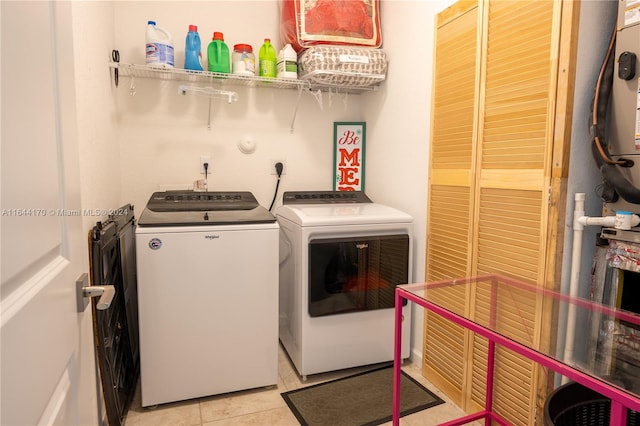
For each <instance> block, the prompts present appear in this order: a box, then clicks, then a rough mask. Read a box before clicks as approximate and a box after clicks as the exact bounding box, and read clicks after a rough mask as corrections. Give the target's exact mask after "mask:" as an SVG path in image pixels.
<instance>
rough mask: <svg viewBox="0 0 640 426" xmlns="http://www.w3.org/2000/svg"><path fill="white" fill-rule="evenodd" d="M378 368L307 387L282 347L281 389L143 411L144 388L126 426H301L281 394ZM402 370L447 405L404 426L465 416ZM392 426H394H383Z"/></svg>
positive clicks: (414, 371)
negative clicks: (142, 394)
mask: <svg viewBox="0 0 640 426" xmlns="http://www.w3.org/2000/svg"><path fill="white" fill-rule="evenodd" d="M375 367H376V366H367V367H360V368H351V369H347V370H341V371H338V372H331V373H323V374H315V375H312V376H309V377H308V378H307V381H305V382H303V381H302V379H301V377H300V376H298V374H297V373H296V371H295V369H294V367H293V364H291V361H290V360H289V358H288V357H287V355H286V352H285V351H284V349H282V347H280V351H279V365H278V375H279V380H278V386H277V387H275V386H271V387H269V388H258V389H253V390H247V391H241V392H233V393H228V394H224V395H217V396H210V397H206V398H199V399H193V400H189V401H182V402H176V403H171V404H162V405H160V406H158V407H157V408H151V409H149V408H142V407H141V403H140V385H139V384H138V389H137V391H136V395H135V397H134V399H133V402H132V404H131V408H130V410H129V413H128V415H127V418H126V423H125V424H126V426H143V425H144V426H196V425H197V426H222V425H231V426H233V425H242V426H252V425H255V426H262V425H264V426H289V425H291V426H296V425H299V423H298V421H297V420H296V418H295V416H294V415H293V414H292V413H291V411H290V410H289V408H288V407H287V404H286V403H285V402H284V400H283V399H282V396H280V393H281V392H286V391H290V390H293V389H298V388H301V387H304V386H309V385H313V384H317V383H321V382H325V381H328V380H333V379H336V378H338V377H343V376H347V375H351V374H355V373H358V372H361V371H365V370H370V369H373V368H375ZM402 368H403V370H404V371H405V372H406V373H407V374H409V375H411V376H412V377H413V378H415V379H416V380H418V381H419V382H420V383H422V384H423V385H424V386H425V387H427V388H428V389H430V390H431V391H433V392H434V393H435V394H437V395H438V396H439V397H440V398H442V399H443V400H444V401H445V404H440V405H438V406H436V407H432V408H429V409H428V410H424V411H421V412H418V413H415V414H412V415H410V416H406V417H403V418H402V419H401V421H400V423H401V424H402V425H406V426H429V425H436V424H438V423H441V422H444V421H447V420H451V419H455V418H457V417H460V416H462V415H463V414H464V413H463V412H462V410H460V409H459V408H458V407H457V406H456V405H454V404H453V403H451V401H450V400H449V399H448V398H447V397H446V396H445V395H444V394H442V392H440V391H439V390H438V389H437V388H435V387H434V386H433V385H432V384H431V383H429V382H428V381H427V380H426V379H425V378H424V377H422V374H421V369H420V366H419V365H415V364H413V363H411V362H410V361H407V362H405V364H404V365H403V367H402ZM388 425H391V422H388V423H386V424H385V426H388Z"/></svg>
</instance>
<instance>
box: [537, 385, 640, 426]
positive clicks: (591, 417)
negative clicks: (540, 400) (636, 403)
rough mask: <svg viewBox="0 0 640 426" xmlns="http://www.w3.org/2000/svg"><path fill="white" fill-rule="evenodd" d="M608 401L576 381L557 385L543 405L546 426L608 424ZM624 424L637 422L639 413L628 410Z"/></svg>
mask: <svg viewBox="0 0 640 426" xmlns="http://www.w3.org/2000/svg"><path fill="white" fill-rule="evenodd" d="M610 412H611V401H610V400H609V399H608V398H606V397H604V396H602V395H600V394H599V393H597V392H594V391H592V390H591V389H589V388H587V387H585V386H582V385H581V384H579V383H573V382H572V383H567V384H565V385H562V386H560V387H559V388H557V389H556V390H554V391H553V392H551V394H550V395H549V397H548V398H547V401H546V402H545V405H544V424H545V426H608V425H609V414H610ZM627 425H628V426H640V414H639V413H637V412H636V411H632V410H629V411H628V412H627Z"/></svg>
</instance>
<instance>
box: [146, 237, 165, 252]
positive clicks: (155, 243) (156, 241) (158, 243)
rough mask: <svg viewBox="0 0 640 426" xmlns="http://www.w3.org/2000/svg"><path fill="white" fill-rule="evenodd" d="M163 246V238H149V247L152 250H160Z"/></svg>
mask: <svg viewBox="0 0 640 426" xmlns="http://www.w3.org/2000/svg"><path fill="white" fill-rule="evenodd" d="M160 247H162V240H160V238H152V239H150V240H149V248H150V249H151V250H158V249H159V248H160Z"/></svg>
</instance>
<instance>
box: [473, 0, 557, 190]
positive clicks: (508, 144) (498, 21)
mask: <svg viewBox="0 0 640 426" xmlns="http://www.w3.org/2000/svg"><path fill="white" fill-rule="evenodd" d="M552 24H553V2H552V1H550V0H540V1H535V2H531V1H528V2H526V6H523V2H521V1H510V0H507V1H501V0H498V1H492V2H490V3H489V20H488V39H487V59H486V79H485V81H486V88H485V98H484V118H483V123H484V130H483V134H482V160H481V161H482V166H481V167H482V169H538V170H542V169H544V167H545V160H546V158H547V157H546V154H547V151H548V144H547V136H548V128H549V127H548V112H549V111H548V110H549V102H550V100H551V98H550V91H549V90H550V88H551V87H550V84H551V80H550V78H551V72H552V69H551V66H550V65H551V54H550V52H551V47H550V46H551V41H552V35H553V27H552ZM551 96H552V94H551ZM514 183H516V184H517V181H516V182H514Z"/></svg>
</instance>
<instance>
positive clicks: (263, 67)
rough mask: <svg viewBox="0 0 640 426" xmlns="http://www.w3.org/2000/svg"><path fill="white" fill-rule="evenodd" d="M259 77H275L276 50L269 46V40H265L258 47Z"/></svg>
mask: <svg viewBox="0 0 640 426" xmlns="http://www.w3.org/2000/svg"><path fill="white" fill-rule="evenodd" d="M259 59H260V64H259V66H260V77H269V78H275V76H276V60H277V57H276V49H275V47H273V45H272V44H271V39H268V38H265V39H264V44H263V45H262V46H261V47H260V55H259Z"/></svg>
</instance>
